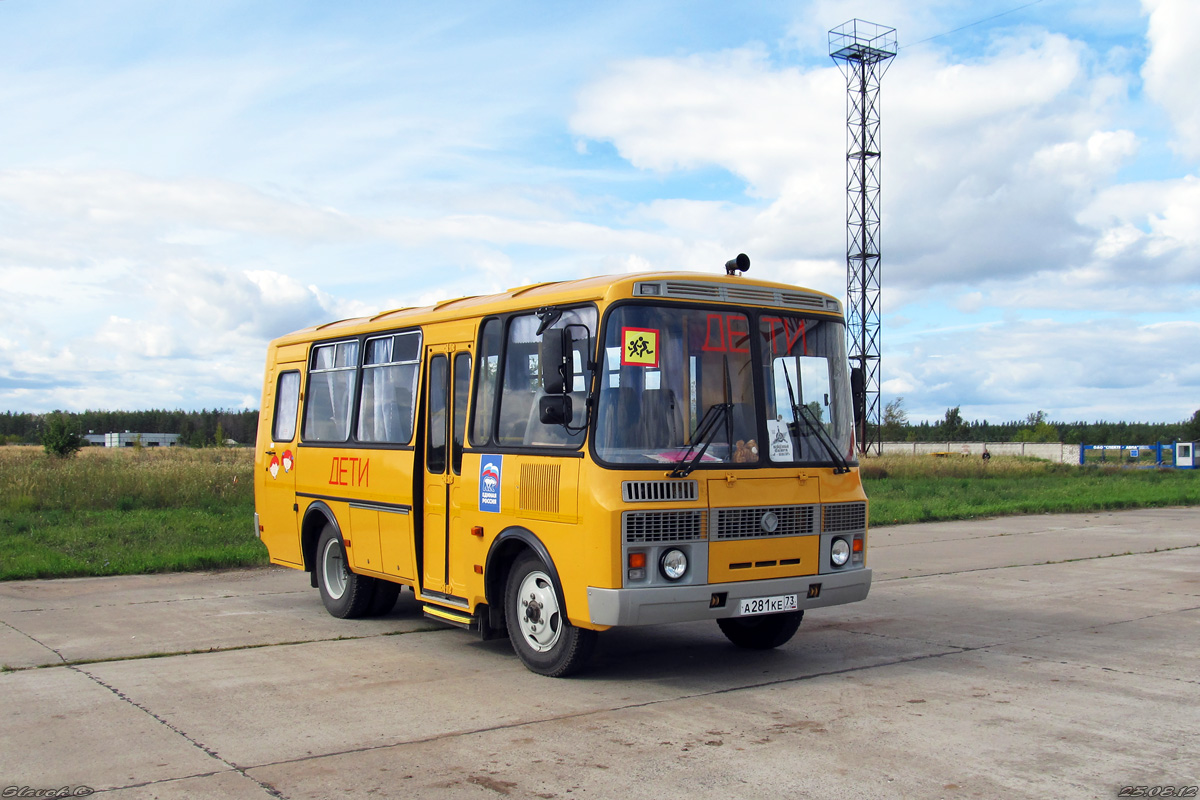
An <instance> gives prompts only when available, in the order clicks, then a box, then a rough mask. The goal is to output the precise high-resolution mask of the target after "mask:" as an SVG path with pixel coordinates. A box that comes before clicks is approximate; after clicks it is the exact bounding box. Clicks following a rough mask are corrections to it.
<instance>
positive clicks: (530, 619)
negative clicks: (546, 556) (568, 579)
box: [504, 549, 597, 678]
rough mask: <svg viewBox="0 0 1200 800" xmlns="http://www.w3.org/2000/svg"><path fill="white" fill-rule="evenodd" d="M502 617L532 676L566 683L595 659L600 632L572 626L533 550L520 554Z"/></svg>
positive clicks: (546, 568)
mask: <svg viewBox="0 0 1200 800" xmlns="http://www.w3.org/2000/svg"><path fill="white" fill-rule="evenodd" d="M504 612H505V613H504V620H505V625H506V627H507V629H508V638H509V641H510V642H511V643H512V647H513V650H515V651H516V653H517V656H518V657H519V658H520V659H521V661H522V663H524V664H525V666H526V667H527V668H528V669H529V670H530V671H531V672H536V673H537V674H539V675H545V676H547V677H551V678H563V677H566V676H568V675H573V674H574V673H576V672H578V671H579V670H580V669H581V668H583V666H584V665H585V664H586V663H587V661H588V659H589V658H591V655H592V650H593V649H594V648H595V645H596V636H597V634H596V631H593V630H589V629H587V628H577V627H576V626H574V625H572V624H571V622H570V620H569V619H568V618H567V610H566V606H565V605H563V603H562V587H561V585H560V584H559V582H558V580H557V578H554V577H551V570H550V568H549V566H548V565H547V563H546V562H545V561H544V560H543V559H542V557H541V556H539V555H538V554H537V553H535V552H534V551H533V550H530V549H524V550H522V551H521V554H520V555H519V556H518V557H517V559H516V561H515V562H513V564H512V566H511V568H510V569H509V570H508V580H507V585H506V586H505V590H504Z"/></svg>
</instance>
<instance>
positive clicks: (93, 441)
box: [83, 433, 104, 447]
mask: <svg viewBox="0 0 1200 800" xmlns="http://www.w3.org/2000/svg"><path fill="white" fill-rule="evenodd" d="M83 438H84V439H85V440H86V441H87V443H88V445H90V446H92V447H104V434H103V433H85V434H84V435H83Z"/></svg>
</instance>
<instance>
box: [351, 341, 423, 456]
mask: <svg viewBox="0 0 1200 800" xmlns="http://www.w3.org/2000/svg"><path fill="white" fill-rule="evenodd" d="M420 353H421V334H420V332H419V331H415V332H411V333H399V334H395V335H389V336H382V337H379V338H375V339H368V340H367V347H366V355H365V357H364V358H363V377H362V381H363V388H362V399H361V401H360V403H359V410H358V434H357V435H358V440H359V441H360V442H386V443H390V444H407V443H408V442H409V440H410V439H411V438H412V432H413V406H414V402H413V398H414V395H415V393H416V389H417V366H418V361H419V359H420Z"/></svg>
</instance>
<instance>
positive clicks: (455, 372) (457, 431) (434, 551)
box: [421, 344, 471, 594]
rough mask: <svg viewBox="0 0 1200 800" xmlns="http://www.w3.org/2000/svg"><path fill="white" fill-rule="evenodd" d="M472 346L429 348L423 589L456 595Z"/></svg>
mask: <svg viewBox="0 0 1200 800" xmlns="http://www.w3.org/2000/svg"><path fill="white" fill-rule="evenodd" d="M468 347H469V345H466V344H460V345H457V346H455V345H431V346H430V347H429V348H427V350H426V352H427V353H428V362H427V363H428V364H429V368H428V369H429V379H428V380H427V381H426V386H427V389H426V392H427V395H426V403H425V466H424V489H425V491H424V495H425V502H424V510H423V512H422V513H423V522H424V525H423V528H424V535H423V538H422V556H421V585H422V587H423V588H424V589H426V590H429V591H434V592H441V593H443V594H453V593H454V592H453V589H452V587H451V583H452V582H454V583H457V582H458V581H452V578H453V575H452V573H453V571H454V568H453V566H452V563H451V555H452V554H451V549H452V548H451V537H450V533H451V530H452V528H453V527H454V526H453V524H452V523H453V522H454V521H455V520H454V516H455V515H454V514H453V513H452V509H453V507H454V503H452V495H453V492H454V490H455V489H456V488H458V487H457V486H456V484H458V483H459V482H460V480H459V475H460V473H461V472H462V450H463V441H464V438H465V434H466V423H467V420H466V416H467V415H466V411H467V397H468V395H469V392H470V383H471V354H470V353H469V352H468V351H467V348H468Z"/></svg>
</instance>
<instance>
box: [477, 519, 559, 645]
mask: <svg viewBox="0 0 1200 800" xmlns="http://www.w3.org/2000/svg"><path fill="white" fill-rule="evenodd" d="M524 553H533V554H534V555H536V556H537V557H538V558H539V559H541V561H542V563H543V564H545V565H546V569H547V571H548V573H549V575H550V578H551V579H552V580H553V581H554V585H555V587H556V588H557V592H558V603H559V606H560V607H561V608H562V609H563V611H564V612H565V611H566V608H567V604H566V601H565V599H564V598H563V595H562V581H561V580H560V579H559V577H558V569H557V568H556V567H555V566H554V559H553V558H551V557H550V551H549V550H548V549H547V548H546V545H545V544H543V543H542V540H541V539H539V538H538V537H537V534H535V533H534V532H533V531H531V530H529V529H528V528H522V527H520V526H519V525H514V526H512V527H509V528H505V529H504V530H502V531H500V535H498V536H497V537H496V538H495V539H494V540H492V544H491V547H489V548H488V554H487V561H486V562H484V563H485V564H486V566H485V567H484V570H483V585H484V593H485V596H486V598H487V603H488V608H489V609H491V610H492V618H491V619H492V624H493V627H498V628H500V629H501V630H503V628H504V592H505V590H506V589H507V587H508V574H509V572H511V571H512V568H513V565H514V564H515V563H516V562H517V561H518V560H519V559H520V558H521V556H522V555H523V554H524Z"/></svg>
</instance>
